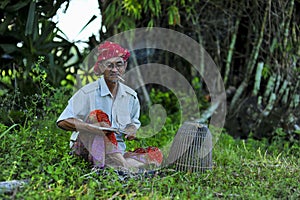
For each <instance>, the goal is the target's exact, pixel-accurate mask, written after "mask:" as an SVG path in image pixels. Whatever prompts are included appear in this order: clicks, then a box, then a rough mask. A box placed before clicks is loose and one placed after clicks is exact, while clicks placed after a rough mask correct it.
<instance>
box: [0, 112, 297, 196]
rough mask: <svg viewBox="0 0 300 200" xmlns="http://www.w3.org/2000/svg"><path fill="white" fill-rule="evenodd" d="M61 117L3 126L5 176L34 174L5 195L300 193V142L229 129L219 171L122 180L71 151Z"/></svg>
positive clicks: (0, 177)
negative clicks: (244, 135) (237, 136)
mask: <svg viewBox="0 0 300 200" xmlns="http://www.w3.org/2000/svg"><path fill="white" fill-rule="evenodd" d="M50 118H51V117H50ZM53 119H55V117H53ZM54 121H55V120H46V119H45V120H35V121H33V122H32V123H30V124H27V125H26V126H14V127H12V128H11V129H9V127H6V126H4V125H0V154H1V158H0V163H1V171H0V181H7V180H15V179H16V180H23V179H29V184H27V185H25V186H24V187H22V188H20V189H19V190H17V191H15V192H13V193H7V194H3V193H2V194H0V198H4V199H12V198H14V199H110V198H111V199H113V198H114V199H216V198H220V199H287V198H288V199H299V198H300V185H299V183H300V170H299V166H300V160H299V157H300V153H299V152H300V151H299V150H300V147H299V145H296V144H294V145H290V146H288V145H284V142H282V143H280V142H277V143H273V144H268V142H267V141H265V140H263V141H256V140H253V139H249V140H247V141H243V140H234V139H233V138H232V137H230V136H229V135H227V134H225V133H224V134H222V135H221V136H220V138H219V140H218V142H217V144H216V145H215V147H214V149H213V162H214V166H213V169H212V170H211V171H207V172H206V173H203V174H197V173H183V172H177V171H173V170H168V169H162V170H161V171H162V172H161V173H162V175H160V176H155V177H152V178H147V177H144V176H138V177H134V178H129V179H126V180H121V179H120V178H119V177H118V176H117V175H116V173H114V172H113V171H112V170H109V169H107V170H104V171H101V172H100V174H96V173H91V170H90V168H89V165H88V164H87V163H85V162H84V161H82V160H81V159H79V158H76V157H72V156H70V155H69V154H68V152H69V148H68V145H69V144H68V140H69V136H70V132H65V131H62V130H60V129H58V128H57V127H56V126H55V123H54ZM7 130H8V131H7ZM165 131H168V130H165Z"/></svg>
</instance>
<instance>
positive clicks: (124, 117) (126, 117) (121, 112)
mask: <svg viewBox="0 0 300 200" xmlns="http://www.w3.org/2000/svg"><path fill="white" fill-rule="evenodd" d="M117 122H118V124H119V125H121V126H126V125H127V124H130V123H131V118H130V113H129V110H128V107H127V106H124V107H121V108H119V109H118V111H117Z"/></svg>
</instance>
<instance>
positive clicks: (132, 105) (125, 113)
mask: <svg viewBox="0 0 300 200" xmlns="http://www.w3.org/2000/svg"><path fill="white" fill-rule="evenodd" d="M129 56H130V53H129V51H128V50H127V49H124V48H122V47H121V46H120V45H119V44H116V43H113V42H109V41H107V42H104V43H103V44H101V45H99V47H98V57H97V62H96V64H95V65H94V72H95V74H97V75H100V78H99V79H98V80H97V81H95V82H93V83H90V84H88V85H86V86H84V87H82V88H81V89H80V90H79V91H77V92H76V93H75V94H74V95H73V96H72V97H71V99H70V100H69V102H68V105H67V107H66V108H65V110H64V111H63V112H62V114H61V115H60V116H59V118H58V120H57V125H58V127H60V128H62V129H64V130H69V131H74V132H73V134H72V136H71V142H72V143H71V148H72V149H73V151H74V153H75V154H77V155H80V156H82V157H84V158H85V159H87V160H88V161H90V162H91V163H92V164H93V166H95V167H101V168H102V167H105V166H112V167H123V168H135V169H137V168H139V167H141V166H145V165H148V164H155V165H159V164H161V162H162V154H161V152H160V151H159V149H157V148H148V149H147V150H146V149H142V150H143V151H141V148H139V149H138V150H137V151H135V152H127V153H125V150H126V145H125V142H124V138H125V139H126V138H127V139H129V140H132V139H134V138H135V136H136V132H137V129H138V128H139V127H140V125H141V123H140V121H139V115H140V103H139V100H138V97H137V93H136V92H135V91H134V90H132V89H131V88H129V87H128V86H126V85H124V84H123V83H121V82H120V79H121V80H122V75H123V74H124V72H125V70H126V67H127V60H128V58H129ZM99 127H104V128H116V129H118V130H122V132H121V133H120V132H116V131H115V132H112V131H108V130H101V129H100V128H99ZM102 129H103V128H102ZM123 133H125V136H124V135H123ZM141 152H142V153H143V154H141ZM149 153H150V154H149ZM153 155H154V156H153Z"/></svg>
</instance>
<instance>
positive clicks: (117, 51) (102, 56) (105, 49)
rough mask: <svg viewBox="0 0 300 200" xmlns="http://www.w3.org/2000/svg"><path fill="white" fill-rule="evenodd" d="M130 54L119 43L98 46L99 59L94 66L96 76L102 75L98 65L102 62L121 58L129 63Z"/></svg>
mask: <svg viewBox="0 0 300 200" xmlns="http://www.w3.org/2000/svg"><path fill="white" fill-rule="evenodd" d="M129 56H130V53H129V51H128V50H127V49H124V48H123V47H121V46H120V45H119V44H117V43H113V42H110V41H105V42H104V43H102V44H100V45H99V46H98V58H97V62H96V64H95V66H94V72H95V73H96V74H101V71H100V69H99V67H98V63H99V62H100V61H102V60H107V59H110V58H114V57H121V58H123V60H124V61H127V59H128V58H129Z"/></svg>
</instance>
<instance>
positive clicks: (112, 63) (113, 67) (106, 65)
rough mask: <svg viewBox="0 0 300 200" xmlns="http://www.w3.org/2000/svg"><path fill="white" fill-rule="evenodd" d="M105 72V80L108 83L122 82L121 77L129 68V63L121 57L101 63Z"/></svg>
mask: <svg viewBox="0 0 300 200" xmlns="http://www.w3.org/2000/svg"><path fill="white" fill-rule="evenodd" d="M101 65H102V67H103V70H104V73H103V75H104V79H105V80H106V81H108V82H117V81H119V80H120V78H119V76H122V75H123V74H124V72H125V69H126V67H127V62H124V60H123V59H122V58H121V57H114V58H110V59H107V60H104V61H102V63H101Z"/></svg>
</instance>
